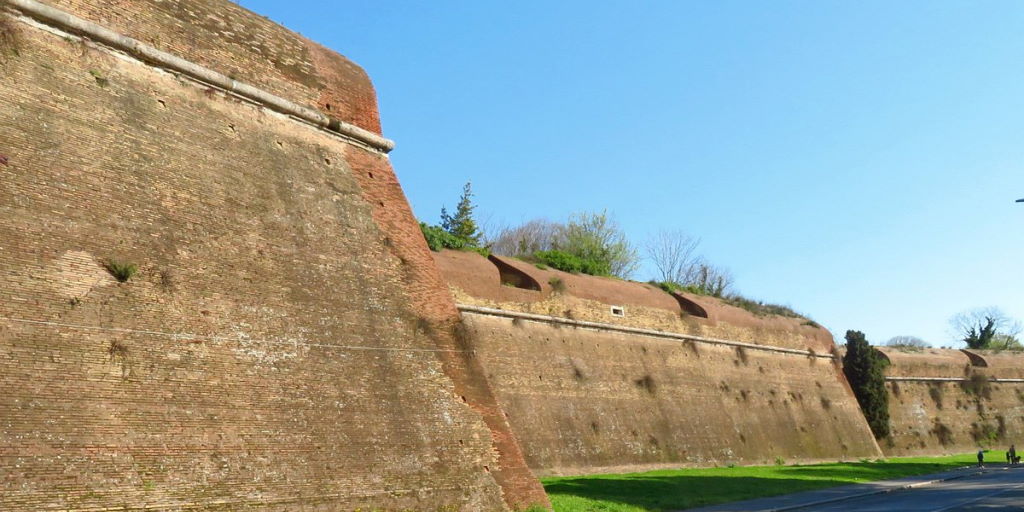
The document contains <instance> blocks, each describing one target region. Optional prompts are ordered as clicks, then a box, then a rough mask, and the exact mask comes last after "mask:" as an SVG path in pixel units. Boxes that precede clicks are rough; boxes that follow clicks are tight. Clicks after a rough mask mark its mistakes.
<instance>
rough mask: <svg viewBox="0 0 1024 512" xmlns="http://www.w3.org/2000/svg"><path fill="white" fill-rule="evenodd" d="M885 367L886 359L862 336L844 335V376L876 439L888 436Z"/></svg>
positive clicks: (853, 332) (857, 332) (852, 332)
mask: <svg viewBox="0 0 1024 512" xmlns="http://www.w3.org/2000/svg"><path fill="white" fill-rule="evenodd" d="M885 365H886V362H885V359H883V358H882V356H881V355H880V354H879V353H878V352H877V351H875V350H874V349H873V348H871V345H869V344H868V340H867V339H866V338H865V337H864V333H862V332H860V331H846V354H845V355H844V356H843V373H844V374H845V375H846V380H847V381H848V382H849V383H850V388H852V389H853V394H854V395H855V396H856V397H857V403H858V404H860V410H861V411H862V412H863V413H864V419H866V420H867V422H868V426H869V427H871V432H872V433H873V434H874V435H875V438H876V439H882V438H884V437H887V436H888V435H889V394H888V393H887V392H886V390H885V375H884V374H883V371H884V370H885Z"/></svg>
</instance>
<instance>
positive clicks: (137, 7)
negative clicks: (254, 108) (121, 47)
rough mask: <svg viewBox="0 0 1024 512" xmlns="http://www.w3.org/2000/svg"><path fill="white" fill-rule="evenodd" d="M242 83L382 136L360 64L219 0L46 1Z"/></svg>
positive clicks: (375, 106) (374, 100) (375, 109)
mask: <svg viewBox="0 0 1024 512" xmlns="http://www.w3.org/2000/svg"><path fill="white" fill-rule="evenodd" d="M46 3H47V4H49V5H52V6H53V7H57V8H59V9H62V10H64V11H67V12H68V13H70V14H73V15H75V16H78V17H80V18H84V19H87V20H90V21H92V22H95V23H98V24H100V25H103V26H104V27H106V28H109V29H111V30H113V31H115V32H118V33H120V34H124V35H126V36H128V37H132V38H134V39H137V40H139V41H142V42H144V43H146V44H148V45H150V46H152V47H154V48H157V49H159V50H162V51H165V52H168V53H171V54H174V55H177V56H179V57H182V58H184V59H186V60H189V61H192V62H195V63H197V64H200V65H202V66H205V67H208V68H210V69H214V70H217V71H219V72H221V73H224V74H225V75H229V76H231V77H233V78H235V79H237V80H239V81H241V82H245V83H248V84H252V85H254V86H256V87H259V88H261V89H263V90H266V91H268V92H271V93H273V94H276V95H278V96H281V97H284V98H287V99H289V100H291V101H294V102H296V103H299V104H301V105H304V106H308V107H311V108H316V109H318V110H320V111H321V112H323V113H324V114H327V115H330V116H332V117H334V118H336V119H339V120H341V121H345V122H348V123H352V124H355V125H356V126H359V127H361V128H365V129H367V130H370V131H373V132H377V133H380V118H379V115H378V112H377V98H376V93H375V92H374V90H373V86H372V85H371V84H370V79H369V77H368V76H367V74H366V72H365V71H363V69H362V68H360V67H359V66H357V65H356V64H354V63H352V62H351V61H349V60H348V59H346V58H344V57H342V56H341V55H338V54H337V53H336V52H334V51H332V50H330V49H327V48H324V47H323V46H321V45H319V44H317V43H315V42H313V41H310V40H308V39H306V38H304V37H302V36H300V35H298V34H296V33H294V32H291V31H289V30H287V29H285V28H284V27H281V26H280V25H277V24H276V23H274V22H273V21H270V20H269V19H267V18H265V17H263V16H259V15H256V14H254V13H252V12H250V11H248V10H246V9H244V8H243V7H241V6H239V5H238V4H236V3H234V2H229V1H224V0H205V1H204V0H163V1H159V2H154V1H150V0H49V1H47V2H46Z"/></svg>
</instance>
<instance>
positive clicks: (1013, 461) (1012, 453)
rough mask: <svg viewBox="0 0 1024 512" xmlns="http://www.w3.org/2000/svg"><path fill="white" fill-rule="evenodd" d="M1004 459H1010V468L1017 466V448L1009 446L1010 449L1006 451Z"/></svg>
mask: <svg viewBox="0 0 1024 512" xmlns="http://www.w3.org/2000/svg"><path fill="white" fill-rule="evenodd" d="M1006 458H1007V459H1010V465H1011V466H1016V465H1017V461H1018V460H1019V459H1018V458H1017V448H1016V447H1015V446H1014V445H1012V444H1011V445H1010V449H1009V450H1006Z"/></svg>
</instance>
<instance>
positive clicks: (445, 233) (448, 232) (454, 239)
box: [420, 181, 490, 256]
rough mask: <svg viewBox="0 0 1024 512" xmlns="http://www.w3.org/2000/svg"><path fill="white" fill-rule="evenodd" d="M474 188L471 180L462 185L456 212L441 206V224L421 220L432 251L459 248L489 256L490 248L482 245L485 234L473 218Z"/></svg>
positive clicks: (422, 228)
mask: <svg viewBox="0 0 1024 512" xmlns="http://www.w3.org/2000/svg"><path fill="white" fill-rule="evenodd" d="M475 209H476V205H475V204H473V188H472V185H471V184H470V182H468V181H467V182H466V184H465V185H464V186H463V187H462V196H461V197H459V204H458V206H456V207H455V214H454V215H452V214H449V213H448V209H447V208H444V207H442V208H441V225H440V226H431V225H429V224H427V223H425V222H420V231H421V232H422V233H423V238H424V239H425V240H426V241H427V247H430V250H431V251H440V250H442V249H457V250H462V251H474V252H478V253H480V254H481V255H483V256H488V255H489V254H490V250H489V249H488V248H486V247H481V239H482V238H483V234H482V233H481V232H480V228H479V227H478V226H477V224H476V220H475V219H473V210H475Z"/></svg>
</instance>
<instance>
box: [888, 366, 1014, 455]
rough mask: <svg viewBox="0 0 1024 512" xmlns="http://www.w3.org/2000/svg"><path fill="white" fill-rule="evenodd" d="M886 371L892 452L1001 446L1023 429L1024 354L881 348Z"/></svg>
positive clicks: (954, 450) (910, 452)
mask: <svg viewBox="0 0 1024 512" xmlns="http://www.w3.org/2000/svg"><path fill="white" fill-rule="evenodd" d="M877 350H878V351H879V352H881V353H882V354H883V355H885V357H886V358H887V359H888V360H889V361H890V365H889V367H888V368H887V370H886V378H887V382H886V387H887V389H888V391H889V416H890V426H891V431H892V433H891V435H890V437H889V438H888V439H886V440H883V441H882V442H880V444H881V445H882V449H883V450H884V451H885V452H886V453H887V454H891V455H919V454H940V453H959V452H967V451H972V450H976V449H978V448H979V447H982V448H989V447H1003V448H1005V447H1004V446H1002V445H1004V444H1005V445H1009V444H1010V443H1013V442H1014V441H1019V440H1020V439H1022V436H1024V379H1022V376H1024V375H1022V371H1021V367H1022V364H1024V356H1022V355H1021V354H1019V353H1012V352H992V351H978V350H948V349H899V348H893V347H877Z"/></svg>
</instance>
